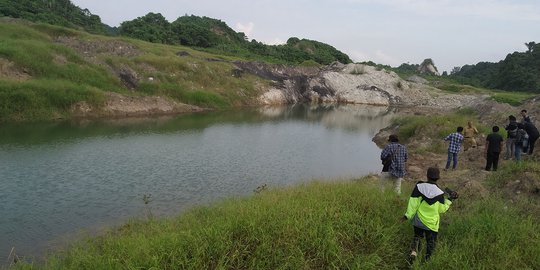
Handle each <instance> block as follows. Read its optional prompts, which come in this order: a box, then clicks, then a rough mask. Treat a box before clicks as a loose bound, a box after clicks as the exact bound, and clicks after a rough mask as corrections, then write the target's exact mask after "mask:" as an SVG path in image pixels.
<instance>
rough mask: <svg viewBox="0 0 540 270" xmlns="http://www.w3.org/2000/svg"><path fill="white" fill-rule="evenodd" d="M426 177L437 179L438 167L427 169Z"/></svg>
mask: <svg viewBox="0 0 540 270" xmlns="http://www.w3.org/2000/svg"><path fill="white" fill-rule="evenodd" d="M427 178H428V180H432V181H437V180H439V168H435V167H430V168H429V169H427Z"/></svg>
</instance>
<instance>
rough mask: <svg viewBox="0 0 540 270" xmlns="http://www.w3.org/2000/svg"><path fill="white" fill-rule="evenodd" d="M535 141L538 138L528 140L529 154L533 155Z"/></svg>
mask: <svg viewBox="0 0 540 270" xmlns="http://www.w3.org/2000/svg"><path fill="white" fill-rule="evenodd" d="M536 140H538V137H533V138H529V154H532V153H533V151H534V143H535V142H536Z"/></svg>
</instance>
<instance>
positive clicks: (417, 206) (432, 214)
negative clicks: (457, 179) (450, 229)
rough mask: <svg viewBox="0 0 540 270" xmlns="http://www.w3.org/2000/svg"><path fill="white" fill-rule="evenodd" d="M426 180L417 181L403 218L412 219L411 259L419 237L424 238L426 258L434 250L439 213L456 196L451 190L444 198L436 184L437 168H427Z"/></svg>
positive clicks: (443, 210) (448, 205)
mask: <svg viewBox="0 0 540 270" xmlns="http://www.w3.org/2000/svg"><path fill="white" fill-rule="evenodd" d="M427 179H428V181H427V182H422V181H420V182H418V183H416V185H415V186H414V190H413V192H412V194H411V197H410V198H409V203H408V205H407V212H406V213H405V216H404V217H403V219H407V220H410V221H412V224H413V228H414V237H413V240H412V243H411V254H410V258H411V260H414V259H416V257H417V256H418V250H419V247H420V240H421V238H424V237H425V238H426V242H427V250H426V255H425V258H426V260H427V259H429V257H430V256H431V255H432V254H433V251H434V250H435V242H436V241H437V233H438V232H439V224H440V223H441V222H440V214H442V213H445V212H446V211H448V209H449V208H450V205H451V204H452V201H451V199H455V198H457V193H456V192H452V194H450V199H447V198H445V196H444V191H442V190H441V189H440V188H439V186H437V180H438V179H439V168H435V167H431V168H429V169H428V170H427Z"/></svg>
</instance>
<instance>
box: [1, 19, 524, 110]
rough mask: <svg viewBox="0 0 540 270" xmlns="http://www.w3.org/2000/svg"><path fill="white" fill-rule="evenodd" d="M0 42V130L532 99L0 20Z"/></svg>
mask: <svg viewBox="0 0 540 270" xmlns="http://www.w3.org/2000/svg"><path fill="white" fill-rule="evenodd" d="M0 38H1V39H2V40H3V43H2V46H0V121H21V120H22V121H28V120H31V121H32V120H51V119H66V118H74V117H85V118H88V117H122V116H136V115H150V114H176V113H182V112H192V111H200V110H204V109H224V108H231V107H239V106H251V105H275V104H294V103H299V102H310V103H359V104H374V105H398V106H421V107H436V108H440V109H442V110H449V109H453V108H459V107H463V106H477V105H478V104H482V103H483V102H484V101H486V100H489V99H496V100H499V101H503V102H511V103H512V104H514V105H517V104H520V103H521V102H522V101H523V100H525V99H527V98H529V97H531V96H532V95H531V94H520V95H517V94H507V93H498V92H493V91H488V90H485V89H480V88H475V87H469V86H463V85H460V84H456V83H455V82H453V81H452V80H449V79H447V77H444V76H431V77H430V76H428V77H427V78H428V79H429V80H423V79H422V80H419V79H414V77H409V78H406V79H404V78H402V77H400V75H398V74H397V73H395V72H393V71H392V69H386V68H383V67H380V66H375V67H374V66H369V65H365V64H343V63H340V62H333V63H332V64H330V65H320V64H317V63H316V62H314V61H311V63H308V64H306V63H304V64H301V65H286V64H272V63H268V62H264V61H260V60H259V61H252V60H250V58H241V57H239V56H227V55H223V54H215V53H210V52H205V51H201V50H200V48H199V49H198V50H195V49H193V48H190V47H186V46H181V45H166V44H158V43H151V42H145V41H141V40H138V39H130V38H123V37H109V36H102V35H94V34H89V33H87V32H82V31H78V30H74V29H70V28H64V27H59V26H52V25H48V24H36V23H31V22H27V21H24V20H17V19H10V18H4V19H1V20H0ZM287 46H292V47H298V48H299V49H302V50H315V51H316V48H319V47H321V46H322V47H325V45H324V44H320V43H318V42H315V41H305V40H300V39H295V38H291V39H289V41H288V45H287ZM310 46H313V48H315V49H311V47H310ZM316 55H318V56H324V54H323V53H317V54H316ZM308 62H309V61H308Z"/></svg>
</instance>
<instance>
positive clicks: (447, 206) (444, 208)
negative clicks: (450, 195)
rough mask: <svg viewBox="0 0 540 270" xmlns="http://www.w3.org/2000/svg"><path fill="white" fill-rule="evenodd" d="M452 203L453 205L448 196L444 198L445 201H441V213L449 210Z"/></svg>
mask: <svg viewBox="0 0 540 270" xmlns="http://www.w3.org/2000/svg"><path fill="white" fill-rule="evenodd" d="M450 205H452V201H451V200H449V199H447V198H445V199H444V203H440V202H439V214H442V213H444V212H446V211H448V209H450Z"/></svg>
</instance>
